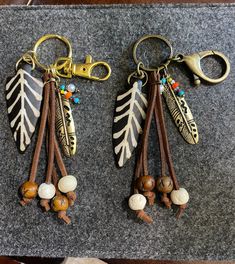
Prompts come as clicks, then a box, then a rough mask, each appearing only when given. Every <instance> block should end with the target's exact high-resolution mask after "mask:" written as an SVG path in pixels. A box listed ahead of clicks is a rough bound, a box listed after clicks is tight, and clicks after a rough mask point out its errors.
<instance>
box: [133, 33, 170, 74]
mask: <svg viewBox="0 0 235 264" xmlns="http://www.w3.org/2000/svg"><path fill="white" fill-rule="evenodd" d="M151 38H155V39H160V40H161V41H163V42H164V43H165V44H166V45H167V46H168V47H169V48H170V55H169V58H168V60H167V61H166V62H165V63H161V64H160V65H159V66H158V67H156V68H147V67H145V66H144V64H143V63H142V65H141V69H142V70H145V71H159V70H162V69H163V68H165V67H167V66H168V64H169V63H170V61H171V59H172V57H173V49H172V46H171V43H170V42H169V40H168V39H166V38H165V37H163V36H161V35H145V36H143V37H142V38H140V39H139V40H138V41H137V42H136V43H135V45H134V47H133V59H134V61H135V63H136V64H138V63H141V61H140V60H138V59H137V55H136V53H137V48H138V46H139V45H140V43H141V42H143V41H145V40H147V39H151Z"/></svg>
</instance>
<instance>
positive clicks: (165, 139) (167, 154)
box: [151, 73, 179, 190]
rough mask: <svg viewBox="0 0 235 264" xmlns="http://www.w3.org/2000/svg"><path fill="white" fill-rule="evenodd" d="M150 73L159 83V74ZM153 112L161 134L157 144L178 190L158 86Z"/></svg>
mask: <svg viewBox="0 0 235 264" xmlns="http://www.w3.org/2000/svg"><path fill="white" fill-rule="evenodd" d="M151 75H152V76H153V78H154V79H155V81H156V82H157V83H159V84H160V76H159V75H156V74H155V73H152V74H151ZM159 84H158V86H159ZM155 113H156V116H157V120H156V121H157V122H158V124H157V126H158V127H159V129H160V131H161V133H160V134H161V136H160V137H159V144H160V145H161V146H162V149H164V153H165V158H166V162H167V164H168V169H169V174H170V176H171V178H172V181H173V183H174V188H175V189H176V190H178V189H179V184H178V181H177V178H176V173H175V169H174V165H173V161H172V157H171V153H170V146H169V142H168V137H167V130H166V126H165V119H164V114H163V107H162V98H161V93H160V88H159V87H158V89H157V96H156V105H155Z"/></svg>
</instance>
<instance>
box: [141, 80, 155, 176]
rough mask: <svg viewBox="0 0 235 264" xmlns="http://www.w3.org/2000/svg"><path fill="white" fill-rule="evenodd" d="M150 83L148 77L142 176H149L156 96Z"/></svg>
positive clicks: (153, 86)
mask: <svg viewBox="0 0 235 264" xmlns="http://www.w3.org/2000/svg"><path fill="white" fill-rule="evenodd" d="M152 81H154V79H152V78H151V75H150V82H149V83H150V91H149V102H148V108H147V113H146V119H145V124H144V132H143V140H142V151H141V152H142V162H143V171H144V175H149V173H148V141H149V131H150V127H151V121H152V117H153V112H154V108H155V101H156V95H157V89H156V88H157V87H156V86H155V85H152Z"/></svg>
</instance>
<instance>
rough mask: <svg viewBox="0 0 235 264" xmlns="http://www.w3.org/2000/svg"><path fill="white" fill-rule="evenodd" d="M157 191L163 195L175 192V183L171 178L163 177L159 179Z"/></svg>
mask: <svg viewBox="0 0 235 264" xmlns="http://www.w3.org/2000/svg"><path fill="white" fill-rule="evenodd" d="M156 187H157V190H158V191H159V192H162V193H170V192H171V191H172V190H173V181H172V179H171V177H168V176H161V177H159V178H158V179H157V183H156Z"/></svg>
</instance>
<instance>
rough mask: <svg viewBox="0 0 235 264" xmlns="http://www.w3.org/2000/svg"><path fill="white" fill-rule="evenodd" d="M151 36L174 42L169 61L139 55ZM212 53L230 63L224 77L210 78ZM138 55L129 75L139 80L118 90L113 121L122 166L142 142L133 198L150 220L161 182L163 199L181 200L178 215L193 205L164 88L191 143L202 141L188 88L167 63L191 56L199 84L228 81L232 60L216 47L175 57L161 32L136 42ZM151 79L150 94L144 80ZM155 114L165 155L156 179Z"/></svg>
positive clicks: (167, 203) (188, 62) (133, 205)
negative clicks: (205, 67) (180, 173)
mask: <svg viewBox="0 0 235 264" xmlns="http://www.w3.org/2000/svg"><path fill="white" fill-rule="evenodd" d="M149 38H156V39H158V40H161V41H163V42H164V43H165V44H166V45H167V46H168V47H169V48H170V55H169V58H168V59H167V61H166V62H165V63H160V65H159V66H158V67H155V68H147V67H145V65H144V64H143V62H142V61H141V60H138V59H137V56H136V51H137V48H138V46H139V44H140V43H142V42H143V41H144V40H147V39H149ZM210 55H215V56H219V57H221V58H222V59H223V60H224V62H225V64H226V71H225V73H224V75H223V76H222V77H221V78H219V79H210V78H208V77H207V76H205V75H204V73H203V72H202V70H201V66H200V60H201V59H202V58H203V57H206V56H210ZM133 58H134V61H135V63H136V64H137V69H136V71H135V72H133V73H132V74H130V76H129V77H128V83H129V84H130V83H131V80H133V86H131V87H132V88H131V89H129V90H128V91H125V92H123V93H121V94H120V95H118V96H117V100H116V108H115V114H114V124H113V140H114V153H115V157H116V160H117V163H118V165H119V167H122V166H123V165H124V164H125V162H126V161H127V160H128V159H129V158H130V157H131V153H132V151H133V150H134V148H135V147H137V145H138V144H139V151H138V155H137V162H136V167H135V183H134V194H133V195H132V196H131V197H130V198H129V207H130V208H131V209H132V210H134V211H135V212H136V215H137V217H138V218H140V219H142V220H143V221H145V222H147V223H152V222H153V220H152V218H151V217H150V216H149V215H147V214H146V213H145V212H144V208H145V206H146V203H147V202H148V204H149V205H153V204H154V201H155V197H156V194H155V191H154V189H155V187H156V190H157V192H158V193H159V194H160V197H161V202H162V203H164V205H165V206H166V207H167V208H171V204H172V203H173V204H175V205H177V206H179V210H178V213H177V218H179V217H180V216H181V215H182V213H183V211H184V210H185V208H186V207H187V202H188V200H189V194H188V192H187V190H186V189H184V188H181V187H180V185H179V183H178V181H177V177H176V173H175V170H174V166H173V161H172V158H171V153H170V147H169V143H168V138H167V130H166V125H165V120H164V119H165V118H164V113H163V107H162V99H161V94H163V96H164V98H165V101H166V104H167V106H168V109H169V111H170V114H171V116H172V117H173V120H174V122H175V124H176V126H177V127H178V130H179V132H180V134H181V135H182V136H183V138H184V139H185V140H186V141H187V142H188V143H190V144H196V143H197V142H198V132H197V126H196V123H195V121H194V120H193V116H192V113H191V111H190V109H189V107H188V105H187V103H186V100H185V97H184V91H183V90H180V89H179V84H178V83H177V82H175V81H174V80H173V79H172V78H171V76H170V74H169V72H168V69H167V66H168V65H169V64H170V63H171V62H172V61H177V62H185V63H186V65H187V66H188V67H189V68H190V69H191V71H192V72H193V73H194V76H195V80H196V84H199V81H200V80H199V78H200V79H202V80H205V81H207V82H209V83H219V82H221V81H223V80H224V79H225V78H227V76H228V74H229V71H230V64H229V61H228V59H227V58H226V57H225V56H224V55H223V54H222V53H220V52H215V51H205V52H200V53H197V54H193V55H189V56H183V55H176V56H174V57H173V51H172V46H171V44H170V42H169V41H168V40H167V39H166V38H165V37H163V36H160V35H147V36H144V37H142V38H141V39H139V40H138V41H137V42H136V44H135V45H134V48H133ZM146 84H147V89H145V90H146V94H145V93H144V92H143V86H144V85H146ZM130 95H131V96H130ZM152 119H154V121H155V124H156V128H157V136H158V141H159V149H160V158H161V173H160V176H158V178H157V180H156V181H155V179H154V177H153V176H151V175H150V174H149V168H148V142H149V131H150V126H151V121H152ZM139 134H141V139H140V140H138V136H139ZM167 171H168V173H167ZM168 175H169V176H168Z"/></svg>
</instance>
